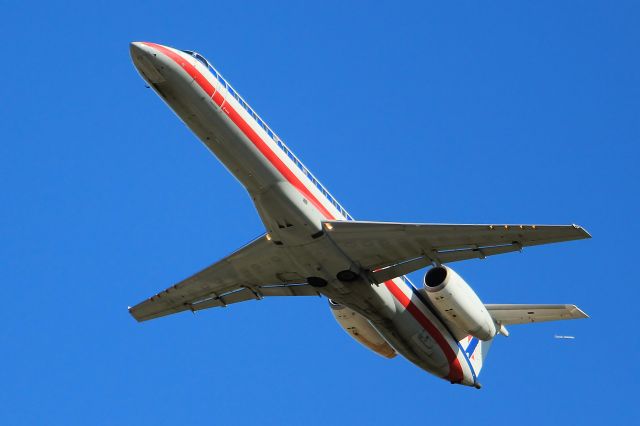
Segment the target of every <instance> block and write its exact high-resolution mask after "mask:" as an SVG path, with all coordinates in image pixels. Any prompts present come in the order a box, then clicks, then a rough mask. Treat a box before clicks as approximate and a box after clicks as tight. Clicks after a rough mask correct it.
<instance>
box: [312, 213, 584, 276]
mask: <svg viewBox="0 0 640 426" xmlns="http://www.w3.org/2000/svg"><path fill="white" fill-rule="evenodd" d="M324 226H325V230H326V232H327V235H329V237H330V238H331V239H332V240H333V241H334V242H335V243H336V245H337V246H338V247H340V249H341V250H342V251H343V252H344V253H345V254H346V255H347V256H349V257H350V258H351V259H352V260H353V261H354V262H356V263H358V264H359V266H360V267H362V268H363V269H365V270H367V271H370V273H371V274H370V275H371V278H372V279H373V280H374V281H376V282H383V281H386V280H388V279H391V278H395V277H398V276H400V275H404V274H408V273H410V272H413V271H416V270H418V269H421V268H424V267H425V266H427V265H429V264H431V263H433V262H435V263H449V262H456V261H460V260H467V259H477V258H479V259H483V258H485V257H487V256H492V255H496V254H502V253H508V252H512V251H519V250H521V249H522V248H523V247H528V246H535V245H540V244H549V243H557V242H561V241H571V240H580V239H583V238H591V236H590V235H589V233H588V232H587V231H585V230H584V229H583V228H581V227H580V226H578V225H449V224H429V223H427V224H418V223H390V222H359V221H332V222H325V224H324Z"/></svg>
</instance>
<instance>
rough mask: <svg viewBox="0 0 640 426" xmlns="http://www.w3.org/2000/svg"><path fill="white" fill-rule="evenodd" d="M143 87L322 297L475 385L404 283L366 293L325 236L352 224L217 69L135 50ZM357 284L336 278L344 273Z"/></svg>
mask: <svg viewBox="0 0 640 426" xmlns="http://www.w3.org/2000/svg"><path fill="white" fill-rule="evenodd" d="M131 51H132V57H133V60H134V63H135V64H136V67H137V68H138V70H139V71H140V72H141V74H142V75H143V77H144V78H145V80H146V81H147V82H148V83H149V84H150V85H151V86H152V87H153V88H154V90H155V91H156V92H157V93H158V94H159V95H160V96H161V97H162V98H163V99H164V100H165V101H166V103H167V104H168V105H169V106H170V107H171V108H172V109H173V110H174V111H175V113H176V114H177V115H178V116H179V117H180V118H181V119H182V120H183V121H184V123H185V124H186V125H187V126H189V127H190V128H191V129H192V130H193V131H194V132H195V133H196V135H197V136H198V137H199V138H200V140H201V141H202V142H203V143H204V144H205V145H206V146H207V147H208V148H209V149H210V150H211V152H213V153H214V155H215V156H216V157H217V158H218V159H219V160H220V161H221V162H222V163H223V164H224V165H225V166H226V167H227V169H228V170H229V171H230V172H231V173H232V174H233V175H234V176H235V177H236V178H237V179H238V180H239V181H240V182H241V183H242V185H243V186H244V187H245V188H246V189H247V191H248V192H249V195H250V196H251V198H252V200H253V202H254V203H255V205H256V208H257V210H258V213H259V214H260V217H261V219H262V221H263V223H264V225H265V227H266V229H267V233H268V234H267V235H268V238H269V239H270V240H271V241H272V242H273V244H275V245H277V247H278V249H279V250H281V251H282V254H283V256H286V257H288V258H289V259H290V261H291V263H292V264H295V265H296V266H297V271H296V273H298V274H300V275H301V276H303V277H320V278H322V279H324V280H326V282H327V285H326V286H325V287H320V288H318V291H320V292H321V293H322V294H324V295H325V296H327V297H329V298H331V299H332V300H334V301H336V302H337V303H339V304H342V305H345V306H347V307H349V308H351V309H353V310H354V311H356V312H358V313H359V314H361V315H363V316H364V317H365V318H366V319H367V320H369V322H370V323H371V325H372V326H373V327H374V328H375V329H376V330H377V331H378V332H379V333H380V334H381V335H382V336H383V337H384V339H385V340H386V341H387V342H388V343H389V344H390V345H391V346H392V347H393V348H394V349H395V350H396V351H397V352H398V353H400V354H401V355H403V356H404V357H406V358H407V359H409V360H410V361H411V362H413V363H414V364H416V365H418V366H419V367H421V368H423V369H425V370H427V371H429V372H431V373H433V374H435V375H437V376H439V377H442V378H444V379H446V380H449V381H451V382H452V383H461V384H464V385H469V386H473V385H476V383H477V380H476V374H475V372H474V368H473V363H472V361H470V359H469V357H470V356H471V354H467V353H465V351H464V350H463V348H462V346H461V345H460V343H459V342H458V341H457V340H456V338H455V337H453V335H452V333H451V332H450V330H449V329H448V328H447V327H446V326H445V325H444V324H443V322H442V321H440V319H439V318H438V317H437V316H436V315H435V314H434V312H433V311H432V309H431V308H430V307H429V305H428V303H427V302H426V299H425V297H424V295H423V294H422V293H421V291H422V290H418V289H416V288H415V287H414V286H413V285H412V284H411V283H410V282H409V281H408V280H407V279H406V278H404V277H400V278H396V279H393V280H389V281H386V282H384V283H380V284H372V283H371V282H370V281H369V280H368V279H367V275H366V274H365V273H363V271H360V270H359V267H358V265H357V264H355V263H354V262H353V261H352V260H351V259H349V258H348V257H346V255H344V254H343V253H342V251H341V250H339V249H338V248H337V247H336V246H335V245H334V244H333V243H332V241H331V239H330V238H328V237H327V236H326V234H325V233H324V232H323V231H324V229H323V221H329V220H352V218H351V216H350V215H349V214H348V213H347V212H346V210H345V209H344V208H343V207H342V206H341V205H340V204H339V203H338V202H337V201H336V200H335V198H333V197H332V196H331V194H329V192H328V191H327V190H326V189H325V188H324V187H323V186H322V185H321V184H320V183H319V182H318V181H317V179H315V178H314V177H313V175H312V174H311V173H310V172H309V171H308V169H307V168H306V167H305V166H304V165H303V164H302V163H301V162H300V161H299V160H298V159H297V158H296V157H295V156H294V155H293V153H291V151H290V150H289V149H288V147H286V145H284V143H283V142H282V141H281V140H280V139H279V138H278V137H277V136H276V135H275V133H274V132H273V131H272V130H271V129H270V128H269V127H268V126H267V125H266V123H264V121H263V120H262V119H261V118H260V117H258V116H257V114H255V112H253V110H252V109H251V107H249V106H248V105H247V104H246V102H245V101H244V100H243V99H242V98H241V97H240V96H239V94H237V92H235V90H234V89H233V88H232V87H231V86H229V85H228V83H227V82H226V81H225V80H224V79H223V78H222V77H221V76H220V74H219V73H217V71H216V70H215V69H213V67H211V66H207V64H205V62H203V61H200V60H198V59H197V58H196V57H194V56H193V55H191V54H189V53H185V52H183V51H180V50H176V49H173V48H169V47H166V46H162V45H158V44H153V43H133V44H132V46H131ZM345 270H351V271H353V272H355V273H356V274H357V276H358V278H357V279H355V280H354V281H351V282H342V281H340V280H338V279H337V278H336V275H337V274H338V272H340V271H345Z"/></svg>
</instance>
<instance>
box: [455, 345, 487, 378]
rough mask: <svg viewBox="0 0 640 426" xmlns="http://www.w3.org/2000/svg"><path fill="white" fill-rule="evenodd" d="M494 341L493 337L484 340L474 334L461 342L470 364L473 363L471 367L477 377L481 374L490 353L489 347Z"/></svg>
mask: <svg viewBox="0 0 640 426" xmlns="http://www.w3.org/2000/svg"><path fill="white" fill-rule="evenodd" d="M492 343H493V339H491V340H487V341H483V340H480V339H478V338H477V337H473V336H467V337H465V338H463V339H462V340H460V342H459V344H460V347H461V348H462V350H463V351H464V353H465V355H466V357H467V359H468V360H469V364H471V368H472V369H473V371H474V373H475V375H476V377H478V376H479V375H480V371H481V370H482V365H483V363H484V360H485V359H486V357H487V354H488V353H489V348H490V347H491V344H492Z"/></svg>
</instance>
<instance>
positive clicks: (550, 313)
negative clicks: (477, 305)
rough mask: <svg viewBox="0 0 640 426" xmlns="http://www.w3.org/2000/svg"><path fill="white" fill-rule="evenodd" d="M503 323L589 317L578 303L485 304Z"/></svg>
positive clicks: (496, 319)
mask: <svg viewBox="0 0 640 426" xmlns="http://www.w3.org/2000/svg"><path fill="white" fill-rule="evenodd" d="M484 306H485V307H486V308H487V311H489V314H490V315H491V317H492V318H493V319H494V320H495V321H496V322H498V323H500V324H503V325H510V324H526V323H530V322H544V321H558V320H568V319H580V318H589V316H588V315H587V314H585V313H584V312H582V310H581V309H580V308H578V307H577V306H576V305H484Z"/></svg>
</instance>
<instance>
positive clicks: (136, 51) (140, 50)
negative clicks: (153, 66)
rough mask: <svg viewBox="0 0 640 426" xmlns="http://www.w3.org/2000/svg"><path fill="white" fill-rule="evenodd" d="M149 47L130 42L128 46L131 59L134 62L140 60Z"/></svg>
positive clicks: (140, 43) (139, 42) (141, 43)
mask: <svg viewBox="0 0 640 426" xmlns="http://www.w3.org/2000/svg"><path fill="white" fill-rule="evenodd" d="M148 49H149V47H148V46H146V45H145V44H144V43H143V42H141V41H132V42H131V43H130V44H129V52H130V53H131V58H132V59H133V60H134V61H135V60H136V59H140V57H141V56H143V55H144V54H146V53H148Z"/></svg>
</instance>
